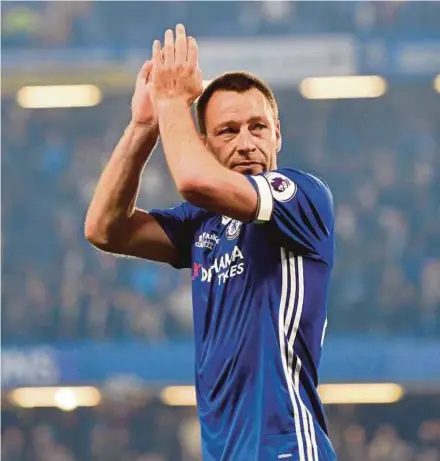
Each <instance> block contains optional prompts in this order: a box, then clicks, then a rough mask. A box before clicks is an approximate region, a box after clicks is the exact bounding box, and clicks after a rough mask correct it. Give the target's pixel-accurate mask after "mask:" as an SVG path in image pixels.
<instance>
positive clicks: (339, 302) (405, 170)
mask: <svg viewBox="0 0 440 461" xmlns="http://www.w3.org/2000/svg"><path fill="white" fill-rule="evenodd" d="M275 90H276V93H277V96H278V97H279V100H280V105H281V107H280V112H281V120H282V131H283V150H282V153H281V154H280V157H279V163H280V165H281V166H293V167H296V168H300V169H304V170H306V171H310V172H312V173H314V174H317V175H319V176H321V177H323V178H324V179H325V180H326V181H327V182H328V183H329V184H330V187H331V189H332V191H333V194H334V199H335V217H336V231H337V258H336V266H335V269H334V275H333V279H332V284H331V291H330V301H329V332H330V333H331V334H332V333H374V334H379V335H380V334H406V335H420V336H424V337H429V336H431V337H439V336H440V200H439V197H440V105H439V104H438V102H437V101H436V99H435V97H434V98H432V94H433V93H432V90H431V89H429V88H422V87H415V86H411V87H401V88H395V89H392V90H391V91H390V92H389V93H388V94H387V95H386V96H385V97H383V98H379V99H377V100H345V101H344V100H341V101H333V102H330V101H323V102H322V101H321V102H311V101H307V100H305V99H303V98H302V97H301V96H300V95H299V94H298V93H297V92H296V91H295V90H286V89H284V90H277V89H275ZM129 100H130V95H129V94H128V93H127V94H126V95H121V96H118V97H109V98H106V99H104V101H103V103H102V104H101V105H99V106H96V107H93V108H84V109H83V108H81V109H69V110H57V109H53V110H26V109H22V108H19V107H17V106H16V105H15V103H14V102H13V101H4V104H3V107H2V110H3V111H4V114H3V115H5V116H4V117H3V116H2V120H3V139H2V149H3V156H2V157H3V158H2V168H3V175H2V179H3V197H2V218H3V229H2V230H3V232H2V236H3V239H2V245H3V248H2V254H3V260H2V264H3V292H2V304H3V306H4V307H3V319H2V320H3V321H2V336H3V341H6V342H9V343H24V342H27V343H29V342H41V341H44V342H47V341H54V340H57V339H77V338H93V339H128V338H140V339H143V340H145V341H162V340H165V339H180V338H188V337H190V335H191V332H192V313H191V287H190V276H189V274H188V273H187V271H185V270H184V271H175V270H173V269H171V268H168V267H166V266H165V265H162V264H154V263H149V262H145V261H140V260H133V259H128V258H115V257H113V256H111V255H108V254H105V253H103V252H100V251H97V250H95V249H94V248H93V247H91V246H90V245H89V244H88V243H87V242H86V241H85V239H84V235H83V223H84V217H85V213H86V209H87V206H88V203H89V201H90V199H91V196H92V194H93V190H94V187H95V184H96V181H97V178H98V177H99V174H100V172H101V170H102V168H103V166H104V165H105V162H106V161H107V159H108V157H109V155H110V153H111V151H112V149H113V148H114V146H115V144H116V142H117V140H118V139H119V137H120V135H121V134H122V132H123V130H124V127H125V126H126V124H127V123H128V121H129V115H130V114H129ZM6 114H7V116H6ZM179 201H180V198H179V196H178V194H177V192H176V190H175V187H174V185H173V184H172V182H171V180H170V176H169V173H168V171H167V168H166V164H165V160H164V156H163V153H162V151H161V149H160V147H159V148H158V150H157V151H156V152H155V154H154V156H153V158H152V160H151V161H150V163H149V164H148V167H147V168H146V170H145V172H144V177H143V181H142V187H141V191H140V198H139V206H140V207H142V208H145V209H151V208H153V207H169V206H173V205H174V204H176V203H178V202H179Z"/></svg>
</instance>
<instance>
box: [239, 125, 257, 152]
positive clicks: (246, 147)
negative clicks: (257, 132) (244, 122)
mask: <svg viewBox="0 0 440 461" xmlns="http://www.w3.org/2000/svg"><path fill="white" fill-rule="evenodd" d="M254 150H255V143H254V140H253V137H252V134H251V133H249V131H248V130H241V131H240V133H239V135H238V136H237V151H238V152H239V153H241V154H247V153H249V152H253V151H254Z"/></svg>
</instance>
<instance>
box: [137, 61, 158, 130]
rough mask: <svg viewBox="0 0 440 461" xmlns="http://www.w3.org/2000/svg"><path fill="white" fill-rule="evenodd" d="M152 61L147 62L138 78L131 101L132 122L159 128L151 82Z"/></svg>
mask: <svg viewBox="0 0 440 461" xmlns="http://www.w3.org/2000/svg"><path fill="white" fill-rule="evenodd" d="M152 68H153V62H152V61H146V62H145V63H144V65H143V66H142V68H141V70H140V71H139V73H138V75H137V78H136V87H135V90H134V94H133V98H132V100H131V121H132V122H133V123H136V124H141V125H148V126H152V127H156V126H158V124H159V122H158V118H157V112H156V109H155V107H154V104H153V100H152V98H151V82H150V81H149V78H150V74H151V70H152Z"/></svg>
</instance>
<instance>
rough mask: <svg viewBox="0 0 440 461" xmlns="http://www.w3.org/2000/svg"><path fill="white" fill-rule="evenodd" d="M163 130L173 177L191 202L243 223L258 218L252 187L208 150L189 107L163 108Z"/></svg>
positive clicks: (174, 103) (173, 103)
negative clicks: (256, 216)
mask: <svg viewBox="0 0 440 461" xmlns="http://www.w3.org/2000/svg"><path fill="white" fill-rule="evenodd" d="M159 126H160V133H161V139H162V144H163V147H164V152H165V157H166V159H167V162H168V167H169V169H170V172H171V176H172V177H173V180H174V182H175V184H176V187H177V189H178V190H179V192H180V194H181V195H182V196H183V197H184V198H185V199H186V200H187V201H188V202H190V203H192V204H193V205H195V206H198V207H200V208H204V209H206V210H210V211H213V212H215V213H218V214H222V215H226V216H229V217H232V218H234V219H238V220H240V221H250V220H252V219H253V218H254V216H255V212H256V208H257V205H258V197H257V194H256V193H255V191H254V189H253V187H252V185H251V184H250V183H249V181H248V180H247V179H246V178H245V177H244V176H243V175H241V174H239V173H236V172H233V171H231V170H228V169H227V168H225V167H224V166H223V165H221V164H220V163H219V162H218V161H217V159H216V158H215V157H214V156H213V155H212V154H211V152H210V151H209V150H208V149H207V148H206V146H205V145H204V144H203V142H202V140H201V139H200V136H199V135H198V133H197V131H196V128H195V126H194V122H193V120H192V117H191V113H190V110H189V108H188V107H187V106H185V104H182V103H180V102H179V101H171V102H169V103H166V104H165V105H163V106H162V107H161V108H160V109H159Z"/></svg>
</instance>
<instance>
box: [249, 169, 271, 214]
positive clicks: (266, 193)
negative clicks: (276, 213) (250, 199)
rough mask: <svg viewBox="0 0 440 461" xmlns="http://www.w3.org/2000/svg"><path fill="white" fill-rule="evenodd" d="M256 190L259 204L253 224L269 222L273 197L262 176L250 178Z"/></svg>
mask: <svg viewBox="0 0 440 461" xmlns="http://www.w3.org/2000/svg"><path fill="white" fill-rule="evenodd" d="M252 179H253V180H254V181H255V184H256V185H257V189H258V195H259V197H260V204H259V207H258V211H257V217H256V218H255V222H257V223H265V222H267V221H270V218H271V217H272V212H273V196H272V191H271V189H270V185H269V183H268V182H267V179H266V178H265V177H264V176H252Z"/></svg>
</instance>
